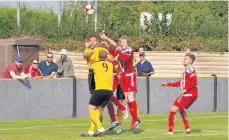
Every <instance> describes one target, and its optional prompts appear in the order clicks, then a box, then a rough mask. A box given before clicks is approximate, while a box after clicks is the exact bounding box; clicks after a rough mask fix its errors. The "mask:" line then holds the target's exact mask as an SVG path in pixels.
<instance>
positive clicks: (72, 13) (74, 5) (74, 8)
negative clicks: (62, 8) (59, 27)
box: [70, 0, 77, 17]
mask: <svg viewBox="0 0 229 140" xmlns="http://www.w3.org/2000/svg"><path fill="white" fill-rule="evenodd" d="M76 3H77V0H75V2H74V5H73V8H72V10H71V14H70V16H71V17H72V14H73V10H75V7H76Z"/></svg>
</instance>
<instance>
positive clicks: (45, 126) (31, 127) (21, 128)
mask: <svg viewBox="0 0 229 140" xmlns="http://www.w3.org/2000/svg"><path fill="white" fill-rule="evenodd" d="M227 117H228V116H210V117H195V118H188V119H189V120H196V119H214V118H227ZM158 121H167V119H160V120H144V121H143V123H144V122H158ZM127 122H130V121H127ZM89 124H90V123H82V124H64V125H43V126H30V127H19V128H2V129H0V131H4V130H24V129H36V128H47V127H65V126H82V125H89ZM103 124H108V123H103ZM0 125H1V124H0Z"/></svg>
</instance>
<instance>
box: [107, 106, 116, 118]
mask: <svg viewBox="0 0 229 140" xmlns="http://www.w3.org/2000/svg"><path fill="white" fill-rule="evenodd" d="M107 109H108V113H109V116H110V118H111V121H112V122H115V121H116V118H115V112H114V106H113V104H112V103H111V102H108V104H107Z"/></svg>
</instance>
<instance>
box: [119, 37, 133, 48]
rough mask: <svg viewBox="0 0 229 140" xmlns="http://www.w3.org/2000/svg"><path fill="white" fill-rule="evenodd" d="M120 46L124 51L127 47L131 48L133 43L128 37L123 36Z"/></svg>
mask: <svg viewBox="0 0 229 140" xmlns="http://www.w3.org/2000/svg"><path fill="white" fill-rule="evenodd" d="M119 45H120V46H121V49H122V50H124V49H126V48H127V47H130V46H131V41H130V39H129V38H128V37H127V36H122V37H121V38H120V39H119Z"/></svg>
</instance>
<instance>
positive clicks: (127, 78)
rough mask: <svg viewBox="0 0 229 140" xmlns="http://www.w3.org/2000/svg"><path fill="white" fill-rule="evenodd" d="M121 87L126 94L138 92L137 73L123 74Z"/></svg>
mask: <svg viewBox="0 0 229 140" xmlns="http://www.w3.org/2000/svg"><path fill="white" fill-rule="evenodd" d="M121 86H122V91H123V92H124V93H125V92H133V91H134V92H135V91H137V75H136V73H129V74H121Z"/></svg>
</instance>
